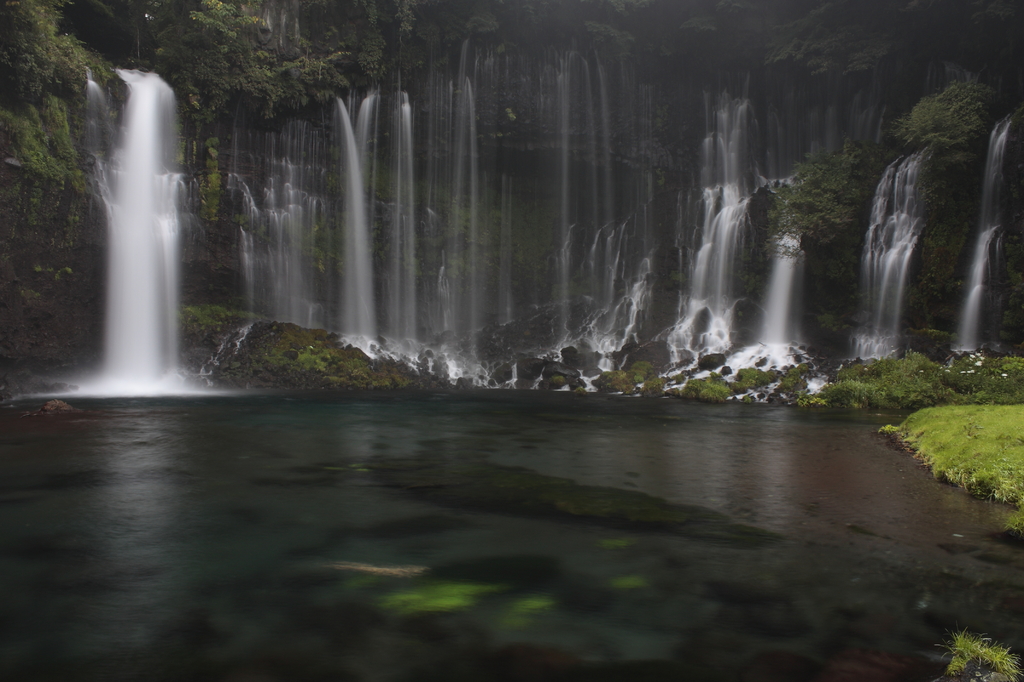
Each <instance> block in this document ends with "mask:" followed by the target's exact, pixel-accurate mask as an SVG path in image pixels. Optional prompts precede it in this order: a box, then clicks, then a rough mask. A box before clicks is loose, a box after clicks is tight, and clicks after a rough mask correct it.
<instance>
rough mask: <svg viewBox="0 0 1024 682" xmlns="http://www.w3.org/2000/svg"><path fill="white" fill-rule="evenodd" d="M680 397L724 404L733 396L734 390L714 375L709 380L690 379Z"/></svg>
mask: <svg viewBox="0 0 1024 682" xmlns="http://www.w3.org/2000/svg"><path fill="white" fill-rule="evenodd" d="M678 395H679V397H680V398H690V399H692V400H699V401H701V402H703V403H724V402H725V401H726V400H728V399H729V397H730V396H731V395H732V389H730V388H729V385H728V384H727V383H725V381H723V380H722V378H721V377H720V376H718V375H717V374H714V373H712V375H711V376H709V377H708V378H707V379H690V380H689V381H687V382H686V385H685V386H683V388H682V389H680V390H679V392H678Z"/></svg>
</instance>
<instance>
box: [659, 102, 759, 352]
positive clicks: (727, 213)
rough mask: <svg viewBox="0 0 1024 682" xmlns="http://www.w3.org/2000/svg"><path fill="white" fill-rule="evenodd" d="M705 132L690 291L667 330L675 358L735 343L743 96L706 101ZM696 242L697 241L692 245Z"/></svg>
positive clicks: (745, 164)
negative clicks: (700, 205)
mask: <svg viewBox="0 0 1024 682" xmlns="http://www.w3.org/2000/svg"><path fill="white" fill-rule="evenodd" d="M707 106H708V110H709V115H708V134H707V136H706V137H705V138H704V144H703V147H702V149H701V160H702V166H703V170H702V172H701V179H702V181H703V185H704V191H703V221H702V223H701V230H700V233H699V234H700V243H699V246H697V247H696V256H695V257H694V258H693V259H692V262H691V264H690V277H689V281H690V291H689V296H688V298H687V299H686V300H685V301H681V303H680V310H681V314H680V318H679V322H677V323H676V326H675V328H674V329H673V330H672V331H671V332H670V333H669V336H668V344H669V349H670V351H671V355H672V360H673V362H674V363H680V362H684V361H687V360H695V359H696V357H697V356H699V355H702V354H705V353H727V352H728V351H729V350H730V349H731V348H732V346H733V338H732V334H733V317H734V307H735V304H736V297H735V294H734V292H733V288H734V279H735V274H736V257H737V255H738V254H739V251H740V248H741V246H742V244H743V239H744V232H745V229H744V228H745V227H746V221H747V202H748V200H749V194H750V189H751V188H750V186H749V184H750V183H749V181H748V178H749V177H750V175H751V162H750V160H749V147H748V129H749V126H750V123H751V116H752V114H751V106H750V102H749V101H748V100H746V99H733V98H731V97H730V96H729V95H728V94H727V93H722V95H721V96H719V97H718V99H717V101H715V102H714V103H712V102H711V101H710V99H709V101H708V102H707ZM695 246H696V245H695Z"/></svg>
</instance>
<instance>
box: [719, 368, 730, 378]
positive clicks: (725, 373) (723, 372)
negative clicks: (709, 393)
mask: <svg viewBox="0 0 1024 682" xmlns="http://www.w3.org/2000/svg"><path fill="white" fill-rule="evenodd" d="M718 373H719V374H721V375H722V376H723V377H727V376H729V375H730V374H732V367H730V366H729V365H726V366H724V367H722V369H720V370H718Z"/></svg>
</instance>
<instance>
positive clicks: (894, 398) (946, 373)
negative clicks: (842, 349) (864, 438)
mask: <svg viewBox="0 0 1024 682" xmlns="http://www.w3.org/2000/svg"><path fill="white" fill-rule="evenodd" d="M818 396H819V397H820V398H821V399H822V400H824V401H825V402H826V403H827V404H828V406H830V407H857V408H867V407H871V408H883V409H904V410H919V409H921V408H924V407H934V406H936V405H1019V404H1022V403H1024V358H1017V357H1006V358H988V357H984V356H982V355H980V354H968V355H964V356H963V357H961V358H958V359H957V360H955V361H954V362H953V363H951V364H950V365H940V364H937V363H935V362H932V361H931V360H929V359H928V358H926V357H925V356H923V355H921V354H919V353H907V355H906V357H905V358H902V359H899V360H897V359H894V358H884V359H881V360H876V361H875V362H873V363H871V364H869V365H851V366H849V367H844V368H843V369H841V370H839V373H838V376H837V377H836V381H835V382H834V383H831V384H828V385H826V386H825V387H824V388H822V390H821V392H820V393H818Z"/></svg>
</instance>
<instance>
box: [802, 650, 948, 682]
mask: <svg viewBox="0 0 1024 682" xmlns="http://www.w3.org/2000/svg"><path fill="white" fill-rule="evenodd" d="M944 667H945V666H944V664H942V663H939V662H936V661H930V660H927V659H924V658H918V657H916V656H904V655H901V654H894V653H890V652H887V651H873V650H869V649H847V650H845V651H842V652H840V653H839V654H837V655H835V656H833V657H832V658H830V659H829V660H828V661H827V662H826V663H825V667H824V669H823V670H822V671H821V673H820V674H819V675H818V676H817V677H816V678H814V682H914V681H915V680H921V681H924V680H933V679H935V677H936V676H937V675H940V674H941V673H942V669H943V668H944Z"/></svg>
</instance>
